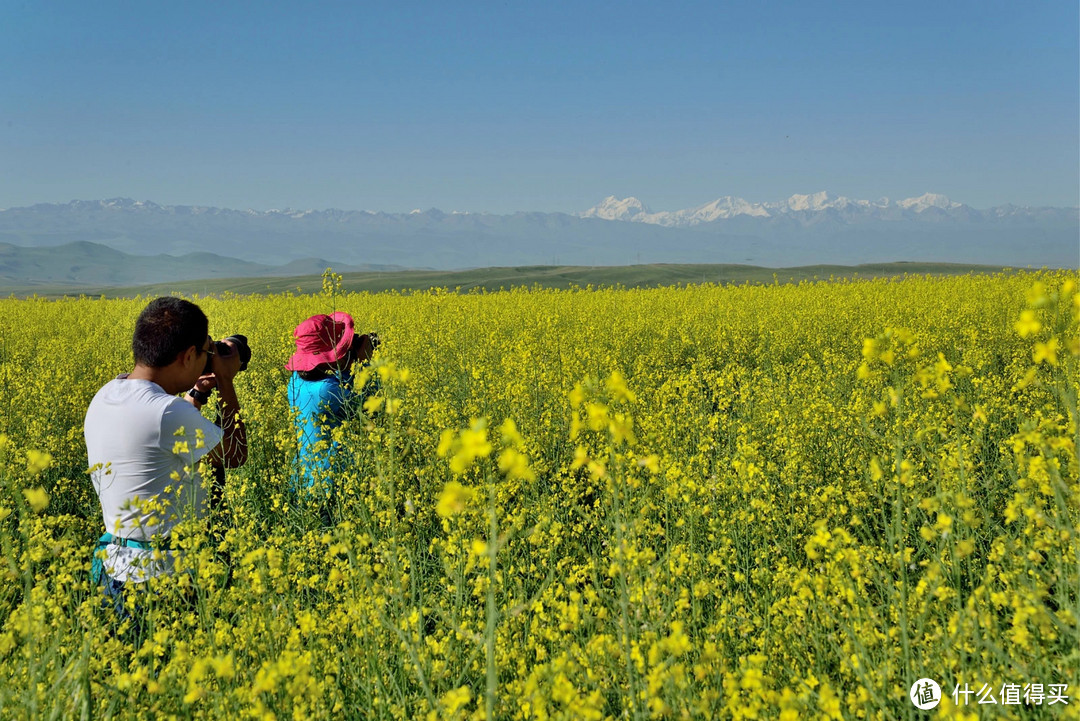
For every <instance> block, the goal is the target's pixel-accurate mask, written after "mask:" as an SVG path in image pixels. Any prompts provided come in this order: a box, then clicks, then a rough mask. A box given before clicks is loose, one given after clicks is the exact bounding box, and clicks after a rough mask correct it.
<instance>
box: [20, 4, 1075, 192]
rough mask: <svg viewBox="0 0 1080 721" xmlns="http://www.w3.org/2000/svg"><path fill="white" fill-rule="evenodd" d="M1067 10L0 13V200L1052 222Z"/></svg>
mask: <svg viewBox="0 0 1080 721" xmlns="http://www.w3.org/2000/svg"><path fill="white" fill-rule="evenodd" d="M1078 27H1080V18H1078V9H1077V3H1076V2H1075V0H1049V1H1047V2H1043V1H1042V0H1039V1H1038V2H1028V3H1022V2H994V1H989V2H988V1H981V2H951V1H950V2H941V1H940V0H938V1H935V2H905V3H899V2H897V3H881V2H866V1H865V0H864V1H862V2H810V1H807V0H802V1H799V2H761V3H758V2H723V3H722V2H700V3H697V2H657V1H656V0H649V2H628V1H620V2H554V1H551V0H546V1H544V2H509V1H507V2H487V3H475V2H465V1H464V0H461V1H457V2H449V1H447V2H442V3H409V2H401V3H389V2H380V3H375V2H370V3H361V2H355V1H353V2H342V3H329V2H322V3H319V2H312V3H300V2H244V3H241V2H221V3H219V2H190V1H185V2H169V3H159V2H145V0H144V1H141V2H115V1H112V0H105V1H103V2H85V1H84V0H77V1H72V0H63V1H59V2H34V1H32V0H22V1H21V2H20V1H19V0H7V1H6V2H4V3H2V6H0V207H14V206H19V205H28V204H32V203H37V202H67V201H69V200H72V199H99V198H108V197H117V196H125V197H132V198H135V199H139V200H142V199H146V200H153V201H156V202H158V203H163V204H199V205H216V206H222V207H231V208H255V209H261V210H265V209H269V208H284V207H292V208H343V209H371V210H385V211H394V212H397V211H405V210H410V209H412V208H429V207H437V208H441V209H443V210H447V211H449V210H471V211H488V212H497V213H503V212H511V211H515V210H544V211H568V212H572V211H577V210H584V209H586V208H588V207H590V206H592V205H594V204H595V203H597V202H598V201H600V200H601V199H602V198H603V197H604V196H606V195H610V194H614V195H618V196H619V197H625V196H628V195H634V196H637V197H638V198H640V199H641V200H642V201H643V202H645V203H646V204H648V205H649V206H650V207H652V208H653V209H654V210H676V209H679V208H685V207H691V206H694V205H699V204H701V203H705V202H708V201H710V200H713V199H715V198H717V197H719V196H722V195H735V196H741V197H743V198H746V199H747V200H751V201H768V200H780V199H782V198H786V197H788V196H789V195H791V194H793V193H809V192H814V191H818V190H828V191H830V192H831V193H835V194H841V195H848V196H851V197H856V198H871V199H874V198H879V197H882V196H888V197H890V198H893V199H900V198H905V197H910V196H914V195H920V194H922V193H923V192H926V191H934V192H939V193H944V194H946V195H948V196H950V197H951V198H953V199H954V200H958V201H960V202H964V203H967V204H969V205H972V206H974V207H977V208H985V207H989V206H992V205H998V204H1002V203H1006V202H1013V203H1017V204H1022V205H1063V206H1075V205H1077V204H1078V199H1077V196H1078V193H1080V169H1078V168H1080V140H1078V136H1080V129H1078V123H1080V69H1078V68H1080V51H1078Z"/></svg>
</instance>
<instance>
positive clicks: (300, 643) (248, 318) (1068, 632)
mask: <svg viewBox="0 0 1080 721" xmlns="http://www.w3.org/2000/svg"><path fill="white" fill-rule="evenodd" d="M326 281H327V282H326V288H325V289H324V292H323V293H322V294H319V295H313V296H312V295H308V296H294V295H280V296H270V297H239V296H235V297H225V298H220V299H218V298H197V299H195V300H196V302H197V303H199V305H200V306H201V307H202V308H203V310H205V311H206V313H207V315H208V316H209V317H210V322H211V332H212V333H213V334H214V336H215V337H221V336H224V335H228V334H230V333H237V332H238V333H244V334H246V335H247V336H248V337H249V339H250V342H251V344H252V347H253V348H254V350H255V356H254V359H253V361H252V363H251V367H250V369H248V370H247V371H245V372H244V373H242V374H241V375H240V376H238V379H237V387H238V392H239V396H240V399H241V403H242V406H243V414H244V417H245V418H246V420H247V424H248V433H249V437H250V439H251V451H250V458H249V461H248V463H247V465H246V466H245V467H243V468H241V469H238V470H233V471H229V475H228V481H227V488H226V492H225V496H226V501H227V510H219V511H216V512H215V513H214V514H213V515H212V517H211V518H210V519H209V520H207V521H203V522H198V523H190V524H187V525H186V527H185V528H184V532H183V533H179V534H177V537H176V538H174V539H173V547H174V548H186V549H187V555H186V558H187V566H188V568H189V569H190V573H180V574H177V575H176V576H174V577H172V578H170V579H167V580H164V581H161V582H156V583H155V584H154V588H153V590H152V592H151V593H149V594H144V595H143V596H142V598H141V599H140V600H139V603H141V604H142V608H143V610H144V612H145V614H146V619H147V625H146V627H145V628H144V629H143V632H142V633H141V634H140V633H137V629H134V628H131V627H127V626H125V627H120V628H117V627H116V625H115V623H114V622H113V620H112V619H111V617H110V615H108V614H107V613H105V612H104V611H102V609H101V606H100V602H99V599H98V596H97V595H95V590H94V589H93V588H91V587H90V585H89V574H88V569H89V566H90V556H91V550H92V546H93V543H94V541H95V540H96V538H97V536H98V535H99V534H100V533H101V532H102V530H103V528H102V520H101V513H100V507H99V505H98V503H97V499H96V496H95V495H94V492H93V489H92V487H91V484H90V481H89V477H88V475H87V473H86V449H85V446H84V445H83V440H82V421H83V414H84V413H85V409H86V407H87V405H88V403H89V401H90V399H91V398H92V397H93V394H94V393H95V392H96V391H97V389H98V388H99V387H100V386H101V385H102V384H104V383H105V382H106V381H108V380H109V379H111V378H112V377H114V376H115V375H116V374H117V373H120V372H123V371H127V370H129V369H130V366H131V351H130V338H131V332H132V329H133V326H134V320H135V317H136V316H137V314H138V312H139V311H140V310H141V308H142V307H143V306H144V305H145V303H146V301H147V300H148V299H146V298H143V299H136V300H124V301H121V300H115V301H107V300H100V299H78V300H61V301H47V300H39V299H31V300H3V301H0V409H2V412H0V487H2V490H0V543H2V546H0V578H2V579H3V580H2V582H0V716H3V717H5V718H13V717H20V718H22V717H34V718H37V717H41V718H46V717H49V718H92V717H93V718H96V717H117V718H146V719H156V718H165V717H177V718H197V719H201V718H228V719H233V718H278V719H287V718H294V719H305V718H342V717H346V718H397V719H416V718H433V719H434V718H484V717H493V718H520V719H554V718H561V719H601V718H709V717H715V718H782V719H796V718H833V719H839V718H882V719H884V718H896V717H911V716H914V715H919V714H923V713H926V714H927V715H928V716H932V717H934V718H937V717H950V716H951V717H953V718H975V717H976V714H978V715H979V717H987V716H994V715H999V716H1002V717H1006V716H1008V717H1017V716H1019V717H1040V718H1042V717H1047V716H1049V717H1054V718H1058V717H1061V718H1066V717H1068V718H1077V708H1078V707H1080V697H1078V696H1080V693H1078V692H1080V686H1078V684H1080V672H1078V668H1080V631H1078V614H1080V609H1078V602H1080V572H1078V559H1080V541H1078V536H1077V534H1078V523H1077V522H1078V514H1080V485H1078V468H1077V442H1078V431H1077V385H1078V379H1080V368H1078V366H1080V346H1078V344H1080V340H1078V325H1077V322H1078V315H1080V295H1078V294H1077V274H1076V273H1075V272H1040V273H1020V274H1009V275H994V276H964V277H955V278H929V277H908V278H905V279H896V280H875V281H844V282H830V283H825V282H822V283H803V284H799V285H783V286H781V285H774V286H749V285H746V286H733V287H718V286H708V285H707V286H694V287H681V288H666V289H652V290H615V289H603V290H593V289H588V290H578V291H544V290H539V289H534V290H514V291H509V292H499V293H488V294H466V295H459V294H455V293H452V292H447V291H432V292H429V293H421V294H414V295H398V294H376V295H371V294H342V293H341V292H340V291H339V285H338V281H337V279H336V278H335V277H334V276H332V275H328V276H327V278H326ZM333 310H345V311H348V312H349V313H351V314H352V315H353V316H354V318H355V319H356V324H357V328H358V330H359V331H367V330H374V331H377V332H378V333H379V335H380V337H381V338H382V340H383V345H382V348H381V349H380V351H379V353H378V356H377V359H376V362H375V364H374V366H373V367H372V368H371V369H370V371H369V374H370V375H371V376H372V378H374V377H378V379H379V385H380V387H381V390H380V391H379V394H378V395H377V396H375V399H374V400H372V401H369V403H368V404H367V407H366V411H367V413H366V415H365V416H361V417H358V418H356V419H354V420H351V421H348V422H347V423H346V424H345V425H344V426H342V428H341V429H340V431H339V432H338V434H337V438H338V440H339V442H340V443H341V444H342V447H343V451H342V454H341V456H340V457H339V460H340V461H342V463H341V465H342V468H343V470H342V471H341V472H340V474H339V475H338V476H337V477H336V478H335V479H334V481H335V487H336V493H335V499H334V500H333V501H332V502H331V503H330V506H329V514H330V524H329V525H327V524H325V523H324V521H323V520H322V519H323V513H324V506H325V505H326V503H325V502H324V500H323V499H324V496H322V495H321V494H319V493H314V494H306V495H304V496H303V497H300V498H297V497H294V496H292V495H290V493H289V491H288V486H289V478H290V474H291V466H292V463H293V459H294V456H295V451H296V439H295V435H294V433H293V430H292V424H291V421H290V417H289V410H288V407H287V402H286V392H285V387H286V381H287V379H288V373H287V372H286V371H285V370H284V368H283V364H284V362H285V360H286V359H287V358H288V356H289V354H290V353H291V350H292V336H291V332H292V329H293V327H294V326H295V325H296V324H297V323H298V322H299V321H301V320H302V319H304V318H305V317H307V316H308V315H311V314H314V313H321V312H331V311H333ZM363 380H365V379H359V380H358V382H361V381H363ZM921 678H929V679H933V680H935V681H936V682H937V683H938V684H940V686H941V689H942V691H941V695H942V696H944V697H945V698H944V700H942V702H941V704H940V706H939V707H938V708H937V709H936V710H934V711H931V712H921V711H918V710H916V709H915V707H914V706H913V705H912V702H911V701H910V700H909V695H908V694H909V689H910V688H911V686H912V684H913V683H914V682H915V681H916V680H918V679H921ZM1036 683H1038V684H1043V685H1044V689H1045V690H1047V691H1049V690H1050V685H1051V684H1068V694H1069V696H1070V697H1071V698H1070V702H1069V704H1068V705H1065V704H1063V703H1057V704H1054V705H1052V706H1051V705H1050V704H1049V703H1048V702H1049V698H1047V699H1046V700H1044V701H1043V703H1042V704H1041V705H1039V706H1036V705H1034V702H1033V701H1031V702H1029V703H1026V704H1025V703H1021V704H1020V705H1013V706H1006V705H1004V703H1003V699H1004V696H1003V694H1002V688H1003V687H1004V686H1005V685H1007V684H1017V685H1018V687H1020V688H1024V685H1025V684H1028V685H1029V686H1028V690H1030V684H1036ZM965 684H967V685H968V686H970V687H971V688H972V690H976V691H977V690H979V689H980V688H982V687H983V686H984V685H990V686H991V687H992V689H993V696H994V697H995V698H996V699H997V701H998V703H997V705H993V706H992V705H979V706H976V705H975V704H976V697H975V696H971V697H970V699H969V697H967V696H963V695H961V696H958V697H957V698H958V700H959V701H960V705H959V706H958V707H956V706H954V704H953V698H952V697H951V694H952V692H953V690H954V686H955V685H959V686H960V687H961V688H963V687H964V685H965ZM965 701H968V703H967V704H966V705H965Z"/></svg>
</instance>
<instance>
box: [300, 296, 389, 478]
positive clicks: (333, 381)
mask: <svg viewBox="0 0 1080 721" xmlns="http://www.w3.org/2000/svg"><path fill="white" fill-rule="evenodd" d="M293 336H294V337H295V338H296V352H295V353H293V354H292V357H291V358H289V362H288V363H286V364H285V368H286V369H288V370H291V371H292V372H293V373H292V376H291V377H290V378H289V388H288V392H289V393H288V395H289V405H290V406H291V407H292V409H293V412H294V413H295V417H294V423H295V427H296V433H297V439H298V441H299V444H300V447H299V453H298V454H297V464H298V465H297V468H296V471H295V472H294V473H293V479H292V481H293V486H294V489H295V490H300V489H303V488H312V487H313V486H315V484H316V483H317V482H318V483H325V484H326V488H325V490H326V493H327V496H329V495H330V494H331V493H332V491H333V480H334V479H333V459H334V456H335V455H336V454H337V452H338V450H339V449H338V447H337V444H336V443H335V442H334V441H333V439H332V437H331V431H333V429H334V428H336V427H338V426H339V425H341V423H342V421H344V420H345V419H346V418H348V417H350V416H351V415H352V414H353V413H355V412H356V410H357V408H358V406H359V404H360V403H362V402H363V400H364V399H363V397H362V396H361V395H360V394H357V393H355V392H354V391H353V387H352V366H353V364H354V363H355V362H357V361H360V362H361V363H367V362H368V361H369V360H370V359H371V354H372V353H373V352H374V350H375V348H376V347H377V345H378V342H379V339H378V336H376V335H375V334H374V333H365V334H363V335H357V334H356V331H355V328H354V327H353V319H352V316H351V315H349V314H348V313H341V312H338V313H332V314H331V315H313V316H311V317H310V318H308V319H307V320H305V321H304V322H303V323H301V324H300V325H298V326H297V327H296V330H294V331H293Z"/></svg>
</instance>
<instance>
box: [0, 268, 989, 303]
mask: <svg viewBox="0 0 1080 721" xmlns="http://www.w3.org/2000/svg"><path fill="white" fill-rule="evenodd" d="M1002 270H1008V269H1004V268H1002V267H1001V266H986V265H963V264H952V263H874V264H868V265H857V266H842V265H809V266H800V267H794V268H762V267H758V266H751V265H667V264H654V265H625V266H546V265H533V266H521V267H516V268H477V269H473V270H461V271H419V270H409V271H393V272H372V271H366V272H353V273H343V274H342V289H343V290H346V291H368V292H373V293H377V292H380V291H391V290H393V291H400V292H408V291H418V290H427V289H430V288H452V289H457V290H458V291H459V292H468V291H471V290H487V291H494V290H499V289H500V288H507V289H508V288H514V287H532V286H534V285H539V286H541V287H544V288H570V287H574V286H578V287H585V286H589V285H592V286H616V285H620V286H625V287H628V288H644V287H655V286H667V285H675V284H679V283H682V284H691V283H720V284H728V283H746V282H749V283H772V282H774V281H775V282H780V283H790V282H795V283H797V282H800V281H808V280H829V279H837V280H839V279H843V278H855V277H858V278H877V277H887V276H901V275H904V274H915V275H926V274H931V275H961V274H965V273H995V272H1000V271H1002ZM321 289H322V277H321V276H319V275H298V276H289V277H280V278H278V277H260V278H213V279H208V280H178V281H175V282H170V283H154V284H149V285H138V286H129V287H122V288H121V287H105V286H86V287H72V286H63V285H57V286H49V285H40V286H34V287H18V286H15V285H12V286H10V287H6V288H5V287H3V286H0V292H3V293H4V294H7V295H15V296H28V295H38V296H45V297H60V296H77V295H92V296H97V295H101V296H105V297H109V298H117V297H133V296H137V295H141V296H156V295H169V294H172V293H179V294H183V295H200V296H206V295H221V294H223V293H226V292H232V293H238V294H271V293H287V292H297V293H317V292H319V291H320V290H321Z"/></svg>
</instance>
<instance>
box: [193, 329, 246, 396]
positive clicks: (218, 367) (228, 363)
mask: <svg viewBox="0 0 1080 721" xmlns="http://www.w3.org/2000/svg"><path fill="white" fill-rule="evenodd" d="M222 346H224V347H226V348H228V349H229V352H228V353H215V354H214V360H213V363H212V365H211V368H213V371H214V372H213V374H212V376H213V377H214V378H216V379H228V380H232V379H233V377H235V376H236V374H237V373H239V372H240V349H239V347H238V346H237V345H236V343H235V342H233V341H231V340H224V341H222V343H221V345H219V346H217V347H218V348H221V347H222ZM203 377H205V376H203ZM199 380H202V379H201V378H200V379H199ZM200 390H201V389H200Z"/></svg>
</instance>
